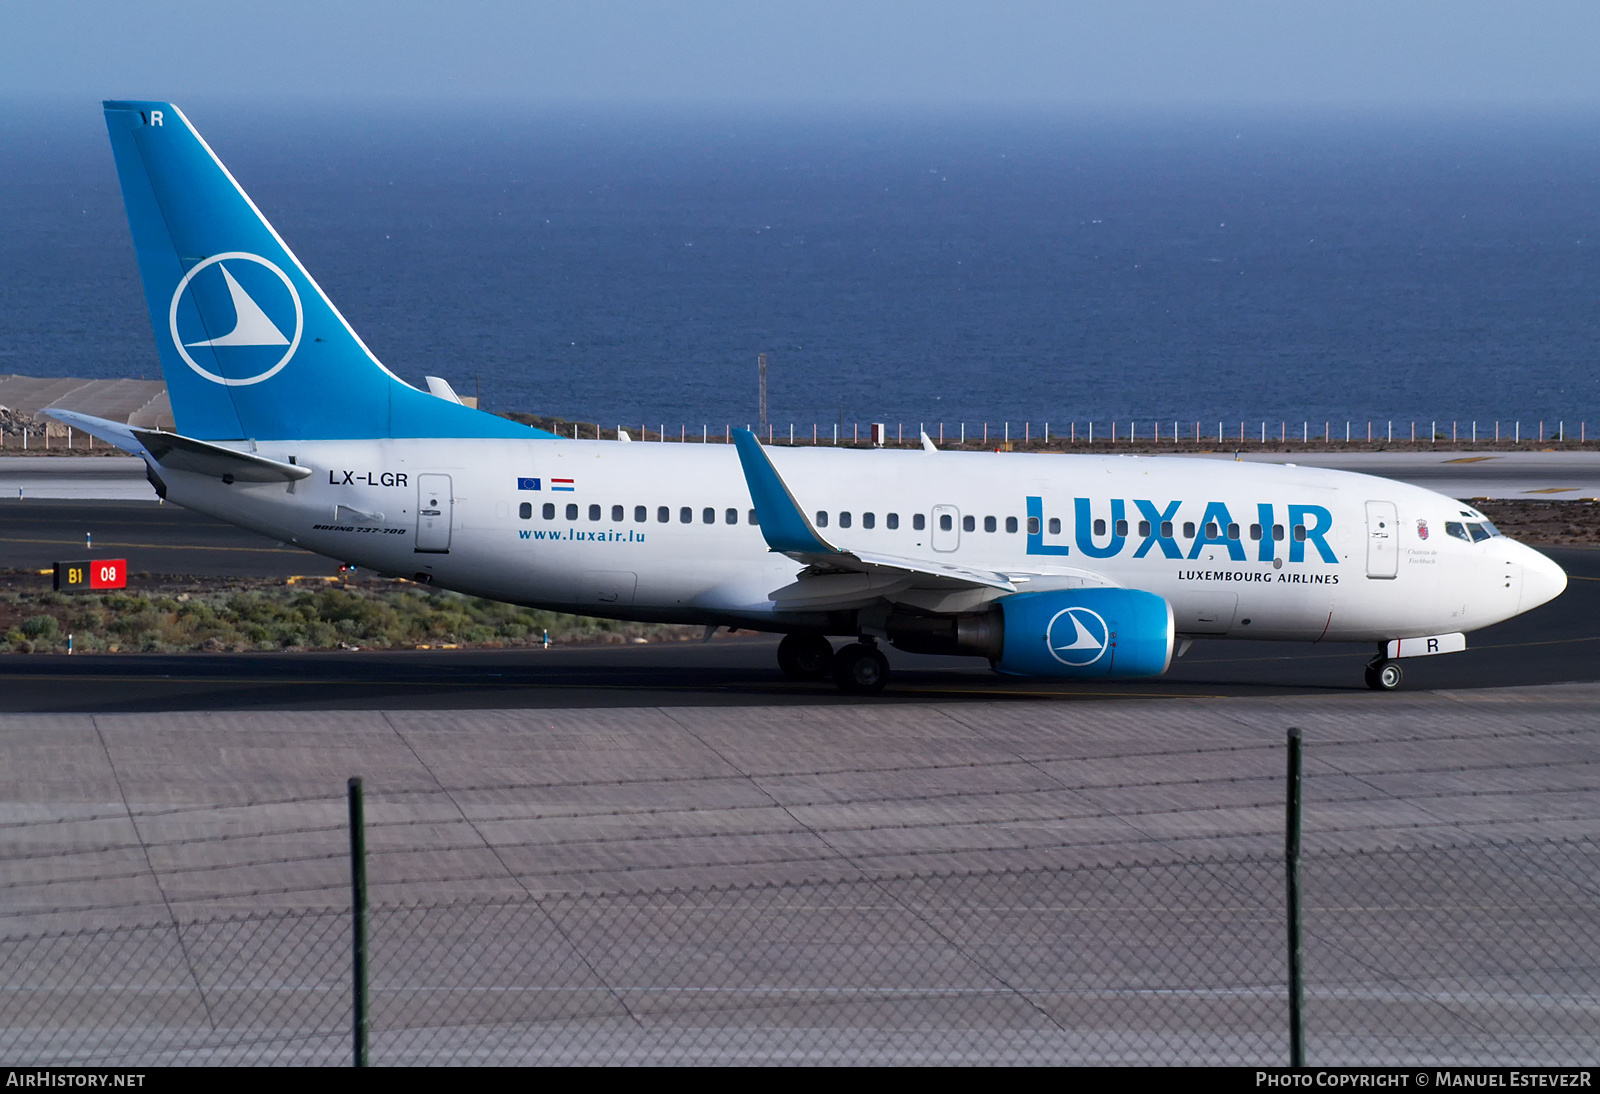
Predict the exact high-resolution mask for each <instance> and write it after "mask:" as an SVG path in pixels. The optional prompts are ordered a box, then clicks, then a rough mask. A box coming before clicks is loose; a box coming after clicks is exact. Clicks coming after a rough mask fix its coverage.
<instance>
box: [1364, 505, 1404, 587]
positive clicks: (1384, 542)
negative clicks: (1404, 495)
mask: <svg viewBox="0 0 1600 1094" xmlns="http://www.w3.org/2000/svg"><path fill="white" fill-rule="evenodd" d="M1399 572H1400V520H1399V517H1398V516H1397V515H1396V512H1395V507H1394V502H1392V501H1369V502H1367V576H1368V577H1371V578H1379V579H1387V578H1392V577H1395V576H1397V575H1398V574H1399Z"/></svg>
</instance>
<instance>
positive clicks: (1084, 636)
mask: <svg viewBox="0 0 1600 1094" xmlns="http://www.w3.org/2000/svg"><path fill="white" fill-rule="evenodd" d="M1110 634H1111V628H1110V627H1108V626H1106V621H1105V618H1104V617H1103V616H1101V614H1100V613H1099V612H1097V611H1094V610H1093V609H1091V608H1065V609H1063V610H1061V611H1059V612H1057V613H1056V614H1055V616H1054V617H1052V618H1051V620H1050V625H1049V626H1048V627H1046V628H1045V636H1044V640H1045V645H1046V646H1048V647H1049V649H1050V656H1051V657H1054V658H1055V659H1056V660H1057V661H1060V662H1061V663H1062V664H1063V665H1071V666H1072V667H1074V668H1082V667H1083V666H1085V665H1092V664H1094V663H1095V662H1096V661H1098V660H1100V658H1101V657H1102V656H1104V654H1105V652H1106V645H1107V643H1108V641H1109V639H1110Z"/></svg>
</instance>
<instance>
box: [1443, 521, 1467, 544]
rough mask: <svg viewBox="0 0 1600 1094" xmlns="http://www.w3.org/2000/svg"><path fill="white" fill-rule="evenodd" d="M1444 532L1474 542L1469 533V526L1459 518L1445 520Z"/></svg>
mask: <svg viewBox="0 0 1600 1094" xmlns="http://www.w3.org/2000/svg"><path fill="white" fill-rule="evenodd" d="M1444 534H1445V535H1447V536H1455V537H1456V538H1457V539H1460V540H1465V541H1466V542H1468V543H1471V542H1472V537H1471V536H1469V535H1467V526H1466V525H1465V524H1462V523H1461V522H1460V521H1459V520H1449V521H1445V525H1444Z"/></svg>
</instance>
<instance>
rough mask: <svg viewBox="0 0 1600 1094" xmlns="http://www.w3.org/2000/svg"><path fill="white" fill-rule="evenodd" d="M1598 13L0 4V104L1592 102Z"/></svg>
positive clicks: (450, 1)
mask: <svg viewBox="0 0 1600 1094" xmlns="http://www.w3.org/2000/svg"><path fill="white" fill-rule="evenodd" d="M1597 46H1600V2H1596V0H1520V2H1506V3H1491V2H1485V0H1336V2H1325V0H1278V2H1269V0H1211V2H1191V3H1181V2H1174V0H1114V2H1082V3H1073V2H1070V0H1061V2H1056V3H1044V2H1030V0H1016V2H1012V0H983V2H981V3H978V2H963V0H916V2H901V0H876V2H874V0H851V2H836V0H749V2H727V0H679V2H676V3H654V2H648V0H581V2H567V0H526V2H519V3H513V2H506V0H445V2H440V0H426V2H421V0H358V2H351V3H344V2H340V0H284V2H276V3H275V2H270V0H262V2H257V3H253V4H250V5H243V4H228V3H221V2H218V0H139V2H137V3H130V2H128V0H52V2H49V3H44V2H38V0H0V97H4V98H7V99H12V100H16V99H19V98H33V97H35V96H45V97H48V98H68V99H78V98H82V99H87V100H91V101H98V100H99V99H102V98H115V97H130V98H133V97H137V98H171V99H179V100H185V101H193V100H197V99H208V100H219V99H223V98H227V99H237V98H241V97H250V96H263V95H265V96H285V95H294V96H304V97H309V98H313V99H339V100H357V99H383V100H392V99H402V100H403V99H433V100H442V99H447V100H473V99H479V100H484V99H493V100H505V101H518V102H552V103H556V102H563V101H566V102H570V101H587V102H605V101H614V102H642V101H643V102H660V103H666V104H673V103H684V104H694V103H705V104H719V105H720V104H729V103H740V102H751V103H777V104H796V105H802V104H811V103H818V104H834V105H862V106H871V105H904V104H930V105H938V104H974V105H984V104H1017V105H1024V104H1037V105H1044V106H1072V105H1078V104H1083V105H1096V106H1098V105H1105V104H1126V105H1130V106H1164V105H1175V104H1191V103H1192V104H1208V103H1240V104H1278V105H1284V106H1290V107H1294V106H1313V105H1358V106H1380V107H1381V106H1434V105H1450V104H1474V105H1477V104H1505V105H1514V106H1515V105H1565V104H1573V105H1594V104H1597V103H1600V64H1596V63H1595V50H1596V48H1597Z"/></svg>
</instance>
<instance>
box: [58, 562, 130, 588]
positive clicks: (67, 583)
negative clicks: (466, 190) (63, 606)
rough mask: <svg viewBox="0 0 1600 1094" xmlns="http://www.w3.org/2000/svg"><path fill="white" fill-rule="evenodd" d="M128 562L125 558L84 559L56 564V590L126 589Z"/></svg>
mask: <svg viewBox="0 0 1600 1094" xmlns="http://www.w3.org/2000/svg"><path fill="white" fill-rule="evenodd" d="M127 587H128V560H127V559H125V558H99V559H84V560H81V561H78V562H58V563H56V590H57V591H58V592H81V591H83V590H85V589H126V588H127Z"/></svg>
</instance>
